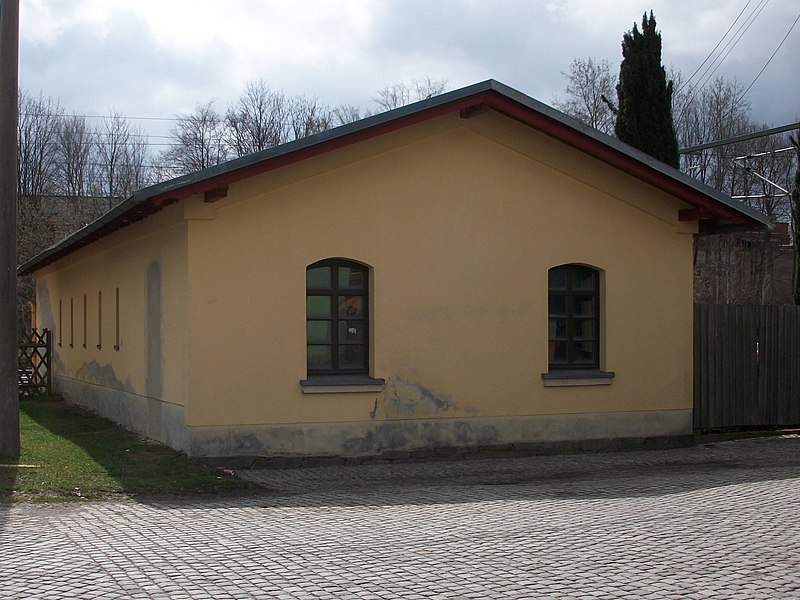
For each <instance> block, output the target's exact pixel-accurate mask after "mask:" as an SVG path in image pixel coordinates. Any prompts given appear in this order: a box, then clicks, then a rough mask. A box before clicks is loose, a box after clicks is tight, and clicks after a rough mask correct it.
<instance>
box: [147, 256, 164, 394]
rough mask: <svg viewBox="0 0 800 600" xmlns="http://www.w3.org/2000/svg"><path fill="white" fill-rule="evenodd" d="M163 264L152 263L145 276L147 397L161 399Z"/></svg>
mask: <svg viewBox="0 0 800 600" xmlns="http://www.w3.org/2000/svg"><path fill="white" fill-rule="evenodd" d="M162 312H163V311H162V292H161V264H160V263H159V262H158V261H153V262H151V263H150V264H149V265H148V267H147V275H146V276H145V319H144V339H145V346H144V361H145V363H144V364H145V374H146V375H145V395H146V396H149V397H150V398H161V394H162V387H163V375H162V373H163V345H162V344H163V340H162V335H161V329H162V327H161V325H162Z"/></svg>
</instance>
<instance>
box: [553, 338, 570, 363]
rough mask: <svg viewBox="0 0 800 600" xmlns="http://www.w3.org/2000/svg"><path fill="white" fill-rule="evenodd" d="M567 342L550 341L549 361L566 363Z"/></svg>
mask: <svg viewBox="0 0 800 600" xmlns="http://www.w3.org/2000/svg"><path fill="white" fill-rule="evenodd" d="M566 362H567V342H550V363H551V364H566Z"/></svg>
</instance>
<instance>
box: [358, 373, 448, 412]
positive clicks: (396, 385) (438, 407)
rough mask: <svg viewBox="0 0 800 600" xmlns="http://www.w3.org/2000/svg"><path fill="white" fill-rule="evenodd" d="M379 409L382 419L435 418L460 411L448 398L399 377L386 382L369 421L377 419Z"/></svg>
mask: <svg viewBox="0 0 800 600" xmlns="http://www.w3.org/2000/svg"><path fill="white" fill-rule="evenodd" d="M379 408H380V409H381V410H380V416H381V417H382V418H383V419H409V418H420V417H437V416H442V415H447V414H453V413H457V412H460V411H461V409H460V408H459V407H458V406H456V405H455V404H454V403H453V399H452V398H451V397H450V396H448V395H446V394H441V393H439V394H437V393H434V392H432V391H431V390H429V389H428V388H426V387H424V386H423V385H421V384H419V383H415V382H413V381H408V380H407V379H403V378H402V377H399V376H394V377H390V378H389V379H388V380H387V381H386V389H385V391H384V393H383V396H382V398H379V399H376V401H375V407H374V408H373V409H372V410H371V411H370V413H369V414H370V419H371V420H373V421H374V420H375V419H376V418H378V414H379Z"/></svg>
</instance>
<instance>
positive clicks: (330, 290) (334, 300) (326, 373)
mask: <svg viewBox="0 0 800 600" xmlns="http://www.w3.org/2000/svg"><path fill="white" fill-rule="evenodd" d="M321 267H328V268H330V273H331V281H330V287H311V286H309V284H308V281H306V374H307V377H309V378H316V377H334V376H341V375H344V376H363V375H367V376H368V375H369V370H370V369H369V367H370V357H369V330H370V328H369V319H370V306H369V267H367V266H366V265H363V264H361V263H358V262H355V261H352V260H347V259H344V258H329V259H324V260H320V261H317V262H315V263H313V264H310V265H308V266H307V267H306V273H308V271H309V270H311V269H317V268H321ZM341 267H344V268H348V269H354V270H356V271H358V272H360V273H361V282H362V283H361V286H360V287H350V286H342V285H341V282H339V269H340V268H341ZM311 296H317V297H327V298H330V315H329V316H328V317H327V318H324V317H310V316H309V314H308V298H309V297H311ZM343 296H351V297H352V296H360V297H361V315H360V316H359V317H357V318H354V317H352V316H351V317H349V318H348V317H342V316H340V315H339V298H340V297H343ZM343 321H344V322H347V321H358V322H360V323H361V324H362V335H361V340H360V341H358V342H350V343H347V342H345V341H343V340H340V339H339V325H340V323H341V322H343ZM312 322H327V323H329V324H330V343H320V342H318V343H311V342H309V339H308V324H309V323H312ZM310 346H328V347H330V355H331V368H312V367H311V366H310V365H309V364H308V349H309V347H310ZM343 346H354V347H355V346H360V347H362V362H361V364H360V365H359V366H358V367H341V366H340V364H339V351H340V348H341V347H343Z"/></svg>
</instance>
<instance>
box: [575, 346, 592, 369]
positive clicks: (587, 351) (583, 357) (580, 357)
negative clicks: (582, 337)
mask: <svg viewBox="0 0 800 600" xmlns="http://www.w3.org/2000/svg"><path fill="white" fill-rule="evenodd" d="M572 353H573V357H572V362H573V363H575V364H576V365H578V364H581V365H583V364H587V363H588V364H591V363H594V362H595V360H594V342H576V343H575V345H574V346H573V347H572Z"/></svg>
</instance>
